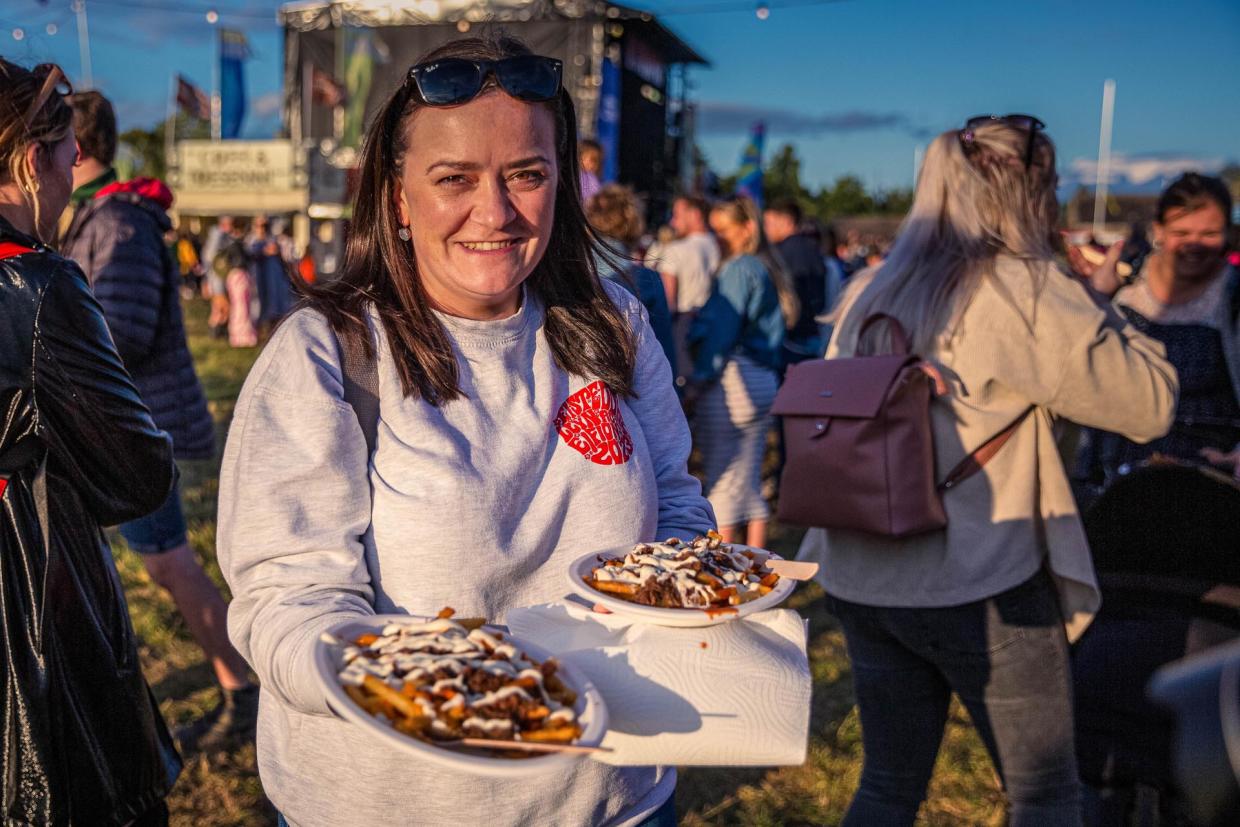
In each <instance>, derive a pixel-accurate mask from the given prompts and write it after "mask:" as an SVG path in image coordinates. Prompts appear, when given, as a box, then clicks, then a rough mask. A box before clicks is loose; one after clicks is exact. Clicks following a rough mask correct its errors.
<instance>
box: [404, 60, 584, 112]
mask: <svg viewBox="0 0 1240 827" xmlns="http://www.w3.org/2000/svg"><path fill="white" fill-rule="evenodd" d="M563 72H564V64H563V63H562V62H560V61H558V60H556V59H555V58H553V57H543V56H542V55H517V56H516V57H505V58H501V59H499V60H465V59H463V58H456V57H452V58H446V59H444V60H436V61H434V62H431V63H419V64H418V65H417V66H414V67H413V68H412V69H410V70H409V80H411V81H413V85H414V88H415V89H416V91H417V93H418V97H420V98H421V99H422V101H423V103H426V104H427V105H429V106H453V105H455V104H458V103H465V102H466V101H470V100H473V99H474V98H476V97H477V96H478V93H479V92H481V91H482V89H483V87H484V86H485V85H486V80H487V78H488V77H494V78H495V81H496V83H498V84H499V85H500V88H501V89H503V90H504V91H505V92H507V93H508V94H510V95H512V96H513V97H514V98H518V99H520V100H523V101H529V102H531V103H535V102H538V101H549V100H551V99H552V98H554V97H555V96H556V95H557V94H559V91H560V78H561V76H562V74H563Z"/></svg>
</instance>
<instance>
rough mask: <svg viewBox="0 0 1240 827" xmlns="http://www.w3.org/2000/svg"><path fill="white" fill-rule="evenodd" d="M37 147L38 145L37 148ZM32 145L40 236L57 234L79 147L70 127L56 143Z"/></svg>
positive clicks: (67, 198)
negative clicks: (57, 225) (36, 183)
mask: <svg viewBox="0 0 1240 827" xmlns="http://www.w3.org/2000/svg"><path fill="white" fill-rule="evenodd" d="M36 147H37V148H36ZM36 147H32V148H31V152H32V153H33V157H32V158H31V159H30V160H31V163H32V165H33V167H34V171H35V177H36V179H37V180H38V182H39V192H38V194H37V195H36V196H35V197H36V198H38V199H39V227H38V234H39V238H44V239H47V238H52V237H54V236H55V235H56V224H57V222H59V221H60V215H61V213H63V212H64V211H65V207H67V206H69V197H70V196H71V195H72V194H73V167H74V166H76V165H77V160H78V146H77V137H76V136H75V135H74V134H73V128H72V127H70V128H69V134H68V135H66V136H65V137H64V138H63V139H62V140H61V141H60V143H58V144H52V145H51V146H48V145H47V144H37V145H36Z"/></svg>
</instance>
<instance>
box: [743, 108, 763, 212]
mask: <svg viewBox="0 0 1240 827" xmlns="http://www.w3.org/2000/svg"><path fill="white" fill-rule="evenodd" d="M765 140H766V124H764V123H763V122H762V121H758V122H757V123H755V124H754V125H753V131H752V132H751V133H750V134H749V143H747V144H745V149H744V151H743V152H741V168H740V171H739V172H738V173H737V174H736V179H737V180H736V194H737V195H745V196H748V197H749V198H750V199H751V200H752V201H753V202H754V203H755V204H757V205H758V209H762V144H763V142H764V141H765Z"/></svg>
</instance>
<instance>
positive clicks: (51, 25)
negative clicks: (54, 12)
mask: <svg viewBox="0 0 1240 827" xmlns="http://www.w3.org/2000/svg"><path fill="white" fill-rule="evenodd" d="M58 31H60V29H59V28H58V27H57V26H56V24H55V23H48V24H47V33H48V34H56V32H58Z"/></svg>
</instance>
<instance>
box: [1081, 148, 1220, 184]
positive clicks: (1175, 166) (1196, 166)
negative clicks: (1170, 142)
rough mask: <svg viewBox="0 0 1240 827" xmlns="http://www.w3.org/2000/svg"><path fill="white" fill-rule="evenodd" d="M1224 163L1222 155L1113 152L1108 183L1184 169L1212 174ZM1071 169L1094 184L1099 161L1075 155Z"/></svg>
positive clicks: (1155, 178)
mask: <svg viewBox="0 0 1240 827" xmlns="http://www.w3.org/2000/svg"><path fill="white" fill-rule="evenodd" d="M1225 164H1226V161H1225V160H1224V159H1223V158H1202V157H1200V156H1196V155H1188V154H1180V153H1170V152H1167V153H1163V152H1160V153H1146V154H1140V155H1129V154H1125V153H1116V154H1114V155H1112V156H1111V174H1110V183H1116V182H1118V181H1128V182H1129V183H1131V184H1136V185H1141V184H1148V183H1150V182H1152V181H1158V180H1160V179H1163V178H1174V177H1176V176H1178V175H1180V174H1182V173H1185V172H1204V173H1210V174H1213V173H1216V172H1218V171H1219V170H1220V169H1222V168H1223V166H1224V165H1225ZM1070 168H1071V170H1072V172H1073V174H1074V175H1075V176H1076V177H1077V178H1079V179H1080V180H1081V181H1082V182H1084V183H1093V182H1094V181H1095V180H1096V179H1097V177H1098V161H1097V159H1095V158H1077V159H1075V160H1073V161H1072V163H1071V165H1070Z"/></svg>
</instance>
